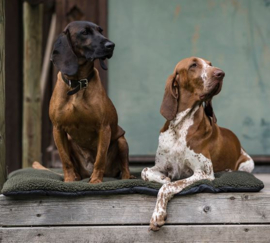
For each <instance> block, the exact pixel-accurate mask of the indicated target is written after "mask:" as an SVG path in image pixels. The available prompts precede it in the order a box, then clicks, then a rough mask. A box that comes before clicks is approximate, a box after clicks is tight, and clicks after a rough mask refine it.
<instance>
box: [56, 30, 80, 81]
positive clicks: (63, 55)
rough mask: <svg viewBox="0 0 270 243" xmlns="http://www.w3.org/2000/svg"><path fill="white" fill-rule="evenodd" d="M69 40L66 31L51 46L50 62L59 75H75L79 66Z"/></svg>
mask: <svg viewBox="0 0 270 243" xmlns="http://www.w3.org/2000/svg"><path fill="white" fill-rule="evenodd" d="M69 38H70V37H69V31H68V30H65V31H64V32H63V33H62V34H61V35H59V37H58V38H57V40H56V41H55V43H54V46H53V51H52V55H51V61H52V62H53V64H54V65H55V66H56V67H57V68H58V69H59V70H60V71H61V73H63V74H66V75H68V76H72V75H74V74H76V73H77V71H78V68H79V64H78V58H77V56H76V55H75V53H74V52H73V50H72V47H71V43H70V41H69Z"/></svg>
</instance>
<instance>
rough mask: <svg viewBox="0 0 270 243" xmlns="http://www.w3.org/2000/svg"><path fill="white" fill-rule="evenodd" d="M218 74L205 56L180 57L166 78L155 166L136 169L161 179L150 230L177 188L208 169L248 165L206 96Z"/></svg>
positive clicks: (216, 86)
mask: <svg viewBox="0 0 270 243" xmlns="http://www.w3.org/2000/svg"><path fill="white" fill-rule="evenodd" d="M224 76H225V73H224V72H223V71H222V70H221V69H219V68H216V67H213V66H212V64H211V63H210V62H209V61H207V60H205V59H202V58H198V57H190V58H186V59H184V60H182V61H180V62H179V63H178V64H177V65H176V67H175V69H174V73H173V74H172V75H170V76H169V78H168V80H167V83H166V88H165V94H164V98H163V102H162V105H161V110H160V112H161V114H162V115H163V116H164V117H165V118H166V119H167V122H166V123H165V125H164V126H163V128H162V129H161V133H160V136H159V145H158V149H157V152H156V160H155V166H154V167H152V168H145V169H144V170H143V171H142V178H143V179H144V180H145V181H155V182H159V183H162V184H164V185H163V186H162V187H161V188H160V190H159V193H158V197H157V202H156V207H155V210H154V213H153V215H152V218H151V221H150V229H151V230H154V231H157V230H159V228H160V227H161V226H162V225H164V223H165V220H166V216H167V213H166V207H167V203H168V201H169V200H170V199H171V198H172V197H173V195H174V194H176V193H178V192H180V191H182V190H183V188H185V187H187V186H189V185H191V184H192V183H194V182H195V181H198V180H202V179H208V180H213V179H214V172H218V171H224V170H241V171H247V172H251V171H252V170H253V168H254V162H253V160H252V159H251V157H250V156H249V155H248V154H247V153H246V152H245V151H244V150H243V148H242V147H241V144H240V142H239V140H238V138H237V137H236V136H235V134H233V133H232V132H231V131H230V130H228V129H226V128H221V127H219V126H218V125H217V124H216V117H215V114H214V112H213V108H212V104H211V100H212V98H213V96H214V95H217V94H218V93H219V92H220V90H221V87H222V82H223V78H224ZM172 180H174V182H172Z"/></svg>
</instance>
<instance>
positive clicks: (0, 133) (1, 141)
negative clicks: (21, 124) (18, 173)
mask: <svg viewBox="0 0 270 243" xmlns="http://www.w3.org/2000/svg"><path fill="white" fill-rule="evenodd" d="M5 97H6V96H5V0H0V190H1V189H2V186H3V184H4V182H5V180H6V146H5V134H6V131H5V130H6V127H5V108H6V100H5Z"/></svg>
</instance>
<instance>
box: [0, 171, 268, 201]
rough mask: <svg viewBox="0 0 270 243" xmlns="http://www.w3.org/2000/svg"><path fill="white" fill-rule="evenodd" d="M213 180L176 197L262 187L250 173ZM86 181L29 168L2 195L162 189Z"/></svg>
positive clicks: (11, 179)
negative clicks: (70, 179)
mask: <svg viewBox="0 0 270 243" xmlns="http://www.w3.org/2000/svg"><path fill="white" fill-rule="evenodd" d="M215 178H216V179H215V180H213V181H208V180H200V181H197V182H195V183H193V184H192V185H190V186H188V187H187V188H185V189H184V190H183V191H181V192H180V193H178V194H177V195H186V194H193V193H197V192H214V193H216V192H258V191H260V190H261V189H262V188H263V187H264V185H263V182H262V181H260V180H259V179H257V178H256V177H255V176H253V175H252V174H250V173H247V172H242V171H235V172H219V173H216V174H215ZM88 181H89V179H85V180H82V181H76V182H68V183H65V182H63V176H60V175H58V174H55V173H53V172H51V171H46V170H35V169H32V168H27V169H21V170H17V171H14V172H12V173H11V174H10V175H9V176H8V180H7V181H6V183H5V184H4V187H3V189H2V192H1V193H3V194H4V195H5V196H21V195H54V196H55V195H57V196H79V195H111V194H130V193H143V194H150V195H157V193H158V190H159V189H160V187H161V186H162V185H161V184H159V183H155V182H146V181H143V180H142V179H131V180H118V179H114V178H104V181H103V183H99V184H89V183H88Z"/></svg>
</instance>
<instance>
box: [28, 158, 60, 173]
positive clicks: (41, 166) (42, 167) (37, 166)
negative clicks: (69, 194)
mask: <svg viewBox="0 0 270 243" xmlns="http://www.w3.org/2000/svg"><path fill="white" fill-rule="evenodd" d="M32 168H34V169H36V170H47V171H50V172H52V173H54V174H57V175H60V176H63V174H60V173H57V172H55V171H52V170H49V169H48V168H46V167H44V166H43V165H42V164H40V163H39V162H37V161H35V162H33V164H32Z"/></svg>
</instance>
